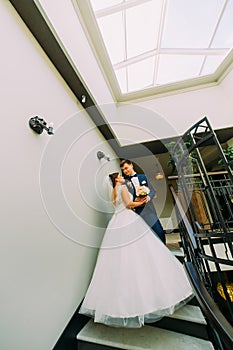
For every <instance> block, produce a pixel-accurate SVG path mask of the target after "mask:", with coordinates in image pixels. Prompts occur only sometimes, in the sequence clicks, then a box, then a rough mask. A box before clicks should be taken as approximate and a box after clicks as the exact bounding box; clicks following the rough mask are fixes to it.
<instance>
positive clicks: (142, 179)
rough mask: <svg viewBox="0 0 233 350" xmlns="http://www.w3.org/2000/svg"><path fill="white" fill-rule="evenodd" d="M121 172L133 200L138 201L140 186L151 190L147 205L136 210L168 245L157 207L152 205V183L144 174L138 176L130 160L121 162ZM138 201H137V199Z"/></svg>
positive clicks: (153, 194)
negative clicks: (137, 191) (137, 194)
mask: <svg viewBox="0 0 233 350" xmlns="http://www.w3.org/2000/svg"><path fill="white" fill-rule="evenodd" d="M120 167H121V170H122V172H123V174H124V177H125V180H126V185H127V188H128V191H129V192H130V193H131V194H132V195H133V199H134V200H135V199H136V197H137V196H136V189H137V187H138V186H143V185H145V186H147V187H149V189H150V193H149V194H148V196H147V203H146V205H144V204H143V205H142V206H139V207H137V208H135V209H134V210H135V212H136V213H137V214H139V215H140V216H141V217H142V218H143V219H144V221H145V222H146V223H147V224H148V225H149V226H150V227H151V229H152V230H153V231H154V232H155V233H156V234H157V235H158V236H159V238H160V239H161V241H162V242H163V243H166V238H165V232H164V229H163V227H162V225H161V222H160V221H159V219H158V216H157V214H156V211H155V207H154V205H153V203H152V198H153V197H154V196H155V190H154V188H153V187H152V185H151V183H150V182H149V180H148V179H147V177H146V175H144V174H136V172H135V170H134V167H133V164H132V162H131V161H130V160H128V159H124V160H122V161H121V162H120ZM136 200H137V199H136Z"/></svg>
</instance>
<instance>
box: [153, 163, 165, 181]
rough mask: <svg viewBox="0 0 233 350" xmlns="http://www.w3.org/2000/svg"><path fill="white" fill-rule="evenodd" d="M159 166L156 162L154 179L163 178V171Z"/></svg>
mask: <svg viewBox="0 0 233 350" xmlns="http://www.w3.org/2000/svg"><path fill="white" fill-rule="evenodd" d="M160 169H161V168H160V166H159V165H158V163H157V164H156V173H155V178H156V180H162V179H163V177H164V176H163V172H162V171H160Z"/></svg>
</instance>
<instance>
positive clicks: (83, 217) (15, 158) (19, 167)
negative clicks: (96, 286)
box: [0, 1, 117, 350]
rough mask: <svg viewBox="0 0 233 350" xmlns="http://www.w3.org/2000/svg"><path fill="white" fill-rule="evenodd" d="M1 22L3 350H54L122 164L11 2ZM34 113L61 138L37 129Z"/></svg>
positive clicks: (84, 279)
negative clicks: (108, 181) (107, 180)
mask: <svg viewBox="0 0 233 350" xmlns="http://www.w3.org/2000/svg"><path fill="white" fill-rule="evenodd" d="M0 22H1V27H2V30H1V32H0V41H1V66H0V76H1V90H0V94H1V105H0V109H1V148H0V152H1V158H0V159H1V182H0V186H1V222H0V225H1V231H0V232H1V243H0V280H1V288H0V310H1V311H0V330H1V331H0V349H4V350H16V349H17V350H31V349H33V350H50V349H52V347H53V346H54V344H55V343H56V341H57V339H58V338H59V336H60V334H61V332H62V331H63V329H64V327H65V326H66V324H67V322H68V321H69V320H70V318H71V316H72V315H73V313H74V311H75V310H76V308H77V306H78V305H79V304H80V302H81V300H82V298H83V296H84V293H85V290H86V288H87V285H88V282H89V279H90V275H91V273H92V269H93V266H94V263H95V259H96V253H97V249H96V247H97V246H98V243H99V242H100V240H101V237H102V234H103V231H104V228H103V226H104V225H105V224H106V222H107V220H108V219H109V216H110V215H106V214H105V212H106V210H107V208H108V202H107V201H105V199H106V198H107V197H106V195H107V192H106V189H105V187H104V185H103V181H102V179H103V177H104V176H105V174H107V173H109V172H111V171H113V170H116V169H117V165H116V161H115V159H114V154H112V153H111V150H110V149H109V147H108V145H107V144H106V142H105V141H104V139H103V137H102V136H101V135H100V134H99V133H98V132H97V131H96V129H95V127H94V125H93V123H92V122H91V120H90V119H89V117H88V116H87V114H86V113H85V111H81V109H80V108H81V107H80V105H79V104H78V103H77V102H76V99H75V98H74V96H73V95H72V94H71V92H70V91H69V89H68V87H67V86H66V84H65V83H64V81H63V80H62V79H61V78H60V76H59V74H58V73H57V71H56V70H55V69H54V67H53V66H52V64H51V63H50V61H49V60H48V59H47V57H46V56H45V54H44V52H43V51H42V50H41V48H40V47H39V45H38V44H37V42H36V41H35V40H34V38H33V37H32V35H31V34H30V32H29V31H28V29H27V28H26V27H25V25H24V24H23V22H22V21H21V19H20V18H19V17H18V15H17V13H16V12H15V11H14V9H13V7H12V6H11V4H10V3H9V2H8V1H0ZM35 115H39V116H41V117H42V118H44V119H45V120H46V121H48V122H50V121H53V123H54V128H55V134H54V135H53V136H49V135H47V133H45V132H44V133H43V134H42V135H37V134H35V133H34V132H33V131H32V130H31V129H30V128H29V126H28V120H29V118H30V117H31V116H35ZM99 149H100V150H102V151H104V152H106V153H108V154H109V155H110V156H111V159H112V161H110V162H106V161H105V160H103V161H99V160H98V159H97V157H96V152H97V151H98V150H99Z"/></svg>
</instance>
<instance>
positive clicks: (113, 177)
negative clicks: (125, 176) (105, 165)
mask: <svg viewBox="0 0 233 350" xmlns="http://www.w3.org/2000/svg"><path fill="white" fill-rule="evenodd" d="M118 175H119V173H112V174H109V177H110V179H111V181H112V187H113V188H114V187H115V186H116V178H117V176H118Z"/></svg>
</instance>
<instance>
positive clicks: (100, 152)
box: [97, 151, 110, 162]
mask: <svg viewBox="0 0 233 350" xmlns="http://www.w3.org/2000/svg"><path fill="white" fill-rule="evenodd" d="M97 158H98V159H99V160H100V159H102V158H104V159H106V160H107V161H108V162H109V161H110V157H109V156H106V155H105V154H104V152H102V151H98V152H97Z"/></svg>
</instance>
